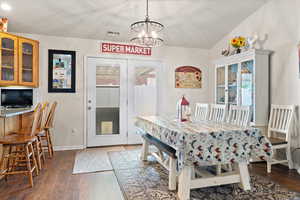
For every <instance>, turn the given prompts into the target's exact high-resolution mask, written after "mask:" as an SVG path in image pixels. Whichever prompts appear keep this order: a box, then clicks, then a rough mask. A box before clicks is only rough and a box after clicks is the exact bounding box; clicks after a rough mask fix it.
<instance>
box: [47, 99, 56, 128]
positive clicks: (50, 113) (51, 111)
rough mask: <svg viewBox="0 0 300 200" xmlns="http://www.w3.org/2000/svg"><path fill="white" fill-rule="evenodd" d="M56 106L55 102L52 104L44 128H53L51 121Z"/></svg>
mask: <svg viewBox="0 0 300 200" xmlns="http://www.w3.org/2000/svg"><path fill="white" fill-rule="evenodd" d="M56 106H57V102H56V101H55V102H53V103H52V105H51V108H50V111H49V114H48V117H47V120H46V123H45V128H52V127H53V120H54V115H55V109H56Z"/></svg>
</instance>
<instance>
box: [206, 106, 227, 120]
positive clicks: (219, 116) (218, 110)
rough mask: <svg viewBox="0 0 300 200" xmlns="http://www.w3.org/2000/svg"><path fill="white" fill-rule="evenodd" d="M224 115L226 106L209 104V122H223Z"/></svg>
mask: <svg viewBox="0 0 300 200" xmlns="http://www.w3.org/2000/svg"><path fill="white" fill-rule="evenodd" d="M225 115H226V105H223V104H211V105H210V112H209V120H210V121H215V122H224V120H225Z"/></svg>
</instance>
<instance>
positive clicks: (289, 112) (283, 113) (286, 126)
mask: <svg viewBox="0 0 300 200" xmlns="http://www.w3.org/2000/svg"><path fill="white" fill-rule="evenodd" d="M294 112H295V106H294V105H273V104H272V105H271V113H270V119H269V125H268V137H272V133H273V132H276V133H281V134H285V139H286V141H288V140H289V132H290V127H291V124H292V119H293V116H294Z"/></svg>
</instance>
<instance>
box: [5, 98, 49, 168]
mask: <svg viewBox="0 0 300 200" xmlns="http://www.w3.org/2000/svg"><path fill="white" fill-rule="evenodd" d="M44 108H45V107H44V106H42V104H41V103H38V104H37V105H36V108H35V109H34V113H36V112H39V114H38V119H37V124H36V127H35V128H34V130H33V129H32V127H33V121H32V124H30V125H29V126H27V125H26V126H25V127H29V129H28V128H21V129H20V130H18V131H14V132H10V133H9V134H10V135H12V134H15V135H34V136H36V138H37V140H35V141H34V142H33V143H32V145H33V147H34V150H35V156H36V160H37V163H38V170H42V161H43V162H44V163H45V160H46V159H45V154H44V150H43V147H42V138H41V137H40V136H39V133H40V132H41V131H42V120H43V115H44ZM32 131H33V132H32Z"/></svg>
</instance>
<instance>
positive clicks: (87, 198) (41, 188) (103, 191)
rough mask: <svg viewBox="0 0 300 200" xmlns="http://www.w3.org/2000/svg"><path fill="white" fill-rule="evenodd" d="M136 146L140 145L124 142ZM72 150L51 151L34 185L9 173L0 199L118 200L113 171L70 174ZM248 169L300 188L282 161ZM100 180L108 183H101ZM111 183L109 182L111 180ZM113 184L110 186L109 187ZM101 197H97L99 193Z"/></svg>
mask: <svg viewBox="0 0 300 200" xmlns="http://www.w3.org/2000/svg"><path fill="white" fill-rule="evenodd" d="M124 148H125V149H136V148H140V146H124ZM75 153H76V151H60V152H55V155H54V157H53V159H51V160H50V159H47V162H46V165H45V168H44V169H43V170H42V172H41V174H40V175H39V176H37V177H35V178H34V184H35V185H34V187H33V188H29V184H28V180H27V179H26V178H25V177H24V176H20V175H16V176H11V177H9V179H8V182H5V181H4V180H1V181H0V199H1V200H21V199H22V200H23V199H24V200H58V199H59V200H77V199H78V200H94V199H95V200H102V199H103V200H108V199H109V200H110V199H111V200H119V199H122V198H121V197H120V198H117V197H115V196H113V195H117V196H120V194H119V192H120V190H119V188H118V187H117V185H118V184H117V183H116V182H115V180H113V178H112V177H114V175H113V172H99V173H88V174H76V175H72V170H73V164H74V159H75ZM250 171H251V172H253V173H257V174H260V175H263V176H267V177H269V178H270V179H272V180H273V181H276V182H277V183H279V184H281V185H282V186H284V187H287V188H289V189H291V190H294V191H297V192H300V175H299V174H298V173H297V172H296V171H295V170H290V171H289V170H288V168H287V167H285V166H282V165H274V166H272V173H271V174H267V173H266V165H265V164H264V163H258V164H252V165H251V166H250ZM104 183H110V185H105V184H104ZM111 183H113V184H111ZM112 185H113V187H111V186H112ZM103 195H104V196H105V195H106V196H105V198H99V197H100V196H102V197H103Z"/></svg>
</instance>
